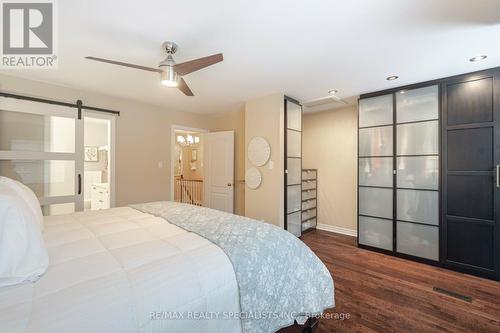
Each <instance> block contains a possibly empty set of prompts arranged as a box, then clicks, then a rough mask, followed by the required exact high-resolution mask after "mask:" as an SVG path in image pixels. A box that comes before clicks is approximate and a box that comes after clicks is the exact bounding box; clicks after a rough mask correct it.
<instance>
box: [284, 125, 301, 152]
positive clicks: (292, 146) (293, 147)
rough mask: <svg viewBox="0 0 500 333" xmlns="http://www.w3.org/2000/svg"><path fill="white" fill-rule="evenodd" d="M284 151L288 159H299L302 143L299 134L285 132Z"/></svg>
mask: <svg viewBox="0 0 500 333" xmlns="http://www.w3.org/2000/svg"><path fill="white" fill-rule="evenodd" d="M286 132H287V142H286V151H287V156H288V157H301V154H302V150H301V149H302V142H301V135H302V133H301V132H296V131H291V130H287V131H286Z"/></svg>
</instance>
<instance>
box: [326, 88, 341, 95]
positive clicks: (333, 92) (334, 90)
mask: <svg viewBox="0 0 500 333" xmlns="http://www.w3.org/2000/svg"><path fill="white" fill-rule="evenodd" d="M338 92H339V91H338V90H337V89H332V90H330V91H328V93H329V94H330V95H335V94H336V93H338Z"/></svg>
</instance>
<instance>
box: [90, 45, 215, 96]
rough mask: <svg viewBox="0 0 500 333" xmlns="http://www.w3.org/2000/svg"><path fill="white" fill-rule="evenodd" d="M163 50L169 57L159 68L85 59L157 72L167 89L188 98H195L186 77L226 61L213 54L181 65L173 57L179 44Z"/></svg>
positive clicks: (92, 58) (167, 46) (165, 46)
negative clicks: (170, 88)
mask: <svg viewBox="0 0 500 333" xmlns="http://www.w3.org/2000/svg"><path fill="white" fill-rule="evenodd" d="M162 48H163V49H164V50H165V52H167V57H166V58H165V60H163V61H161V62H160V64H159V65H158V68H151V67H145V66H141V65H134V64H129V63H126V62H120V61H115V60H108V59H103V58H97V57H91V56H88V57H85V59H89V60H95V61H100V62H105V63H108V64H113V65H119V66H125V67H130V68H135V69H140V70H143V71H149V72H156V73H159V74H160V82H161V83H162V84H163V85H164V86H167V87H172V88H177V89H179V90H180V91H182V92H183V93H184V94H185V95H187V96H194V94H193V92H192V91H191V89H189V86H188V85H187V83H186V81H184V79H183V78H182V77H183V76H184V75H187V74H189V73H192V72H195V71H197V70H200V69H202V68H205V67H208V66H211V65H213V64H216V63H218V62H221V61H222V60H224V58H223V56H222V53H217V54H213V55H211V56H208V57H204V58H198V59H194V60H190V61H186V62H183V63H180V64H176V63H175V61H174V57H173V56H172V55H173V54H174V53H175V52H176V51H177V48H178V47H177V44H175V43H174V42H165V43H163V45H162Z"/></svg>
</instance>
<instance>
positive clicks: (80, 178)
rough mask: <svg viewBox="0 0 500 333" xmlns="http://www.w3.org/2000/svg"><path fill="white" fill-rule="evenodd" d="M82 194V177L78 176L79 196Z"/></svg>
mask: <svg viewBox="0 0 500 333" xmlns="http://www.w3.org/2000/svg"><path fill="white" fill-rule="evenodd" d="M80 194H82V175H81V174H78V195H80Z"/></svg>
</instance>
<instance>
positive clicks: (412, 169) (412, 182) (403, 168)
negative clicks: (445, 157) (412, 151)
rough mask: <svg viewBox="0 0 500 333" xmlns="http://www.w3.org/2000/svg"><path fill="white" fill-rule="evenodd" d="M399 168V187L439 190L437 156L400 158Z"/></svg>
mask: <svg viewBox="0 0 500 333" xmlns="http://www.w3.org/2000/svg"><path fill="white" fill-rule="evenodd" d="M397 168H398V169H397V174H398V175H397V180H398V187H406V188H420V189H431V190H437V189H438V185H439V184H438V182H439V158H438V157H437V156H417V157H398V159H397Z"/></svg>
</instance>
